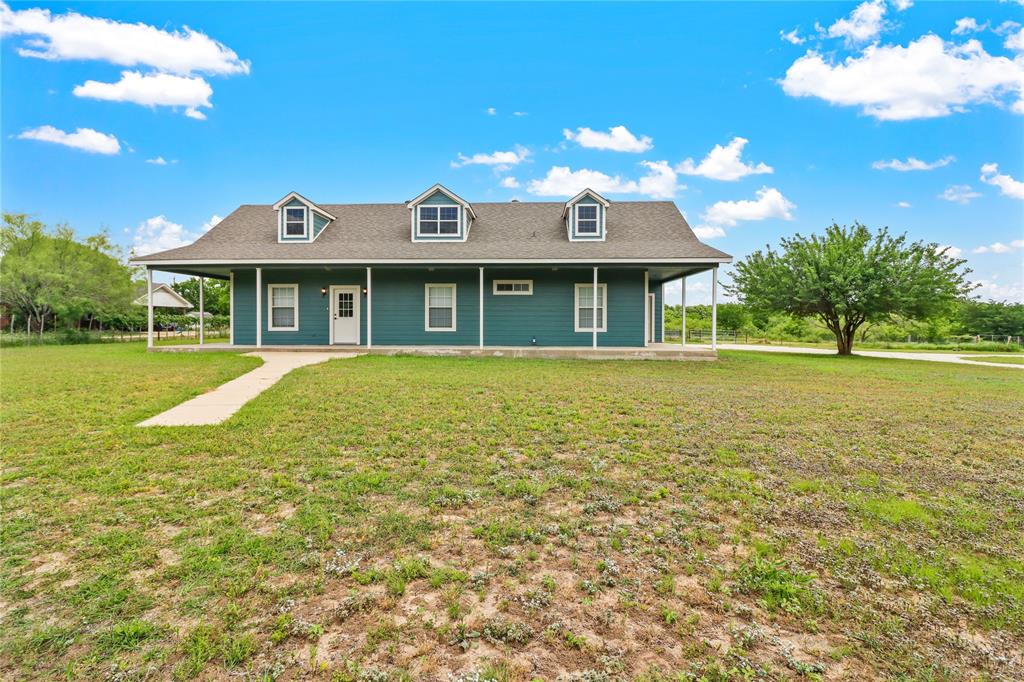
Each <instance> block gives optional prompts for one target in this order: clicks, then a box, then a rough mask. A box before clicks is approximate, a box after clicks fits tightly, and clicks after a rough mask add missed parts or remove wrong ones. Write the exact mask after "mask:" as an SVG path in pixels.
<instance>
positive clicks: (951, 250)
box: [935, 244, 964, 258]
mask: <svg viewBox="0 0 1024 682" xmlns="http://www.w3.org/2000/svg"><path fill="white" fill-rule="evenodd" d="M943 250H945V252H946V255H947V256H949V257H950V258H959V257H960V256H962V255H963V254H964V250H963V249H961V248H960V247H958V246H950V245H949V244H940V245H939V247H938V248H937V249H935V252H936V253H942V252H943Z"/></svg>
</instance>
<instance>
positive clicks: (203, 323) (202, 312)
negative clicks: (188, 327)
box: [199, 277, 206, 346]
mask: <svg viewBox="0 0 1024 682" xmlns="http://www.w3.org/2000/svg"><path fill="white" fill-rule="evenodd" d="M204 279H205V278H204V277H200V278H199V345H200V346H201V345H203V341H204V340H205V338H204V337H205V333H206V320H205V319H204V317H203V316H204V315H205V314H206V313H205V308H204V306H203V288H204V287H203V280H204Z"/></svg>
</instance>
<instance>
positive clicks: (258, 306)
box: [256, 268, 263, 348]
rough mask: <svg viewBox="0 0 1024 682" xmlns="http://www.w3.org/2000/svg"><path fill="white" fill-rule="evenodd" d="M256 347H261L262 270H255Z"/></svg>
mask: <svg viewBox="0 0 1024 682" xmlns="http://www.w3.org/2000/svg"><path fill="white" fill-rule="evenodd" d="M256 347H257V348H262V347H263V268H256Z"/></svg>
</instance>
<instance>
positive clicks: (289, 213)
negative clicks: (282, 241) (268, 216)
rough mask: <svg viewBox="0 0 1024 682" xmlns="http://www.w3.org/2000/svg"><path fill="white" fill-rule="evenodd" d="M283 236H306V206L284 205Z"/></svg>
mask: <svg viewBox="0 0 1024 682" xmlns="http://www.w3.org/2000/svg"><path fill="white" fill-rule="evenodd" d="M284 236H285V237H305V236H306V207H305V206H285V208H284Z"/></svg>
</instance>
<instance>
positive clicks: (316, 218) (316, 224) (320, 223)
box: [313, 213, 330, 239]
mask: <svg viewBox="0 0 1024 682" xmlns="http://www.w3.org/2000/svg"><path fill="white" fill-rule="evenodd" d="M329 222H330V221H329V220H327V218H325V217H323V216H322V215H320V214H319V213H314V214H313V239H316V238H317V235H319V234H320V233H321V232H323V231H324V228H325V227H327V223H329Z"/></svg>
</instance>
